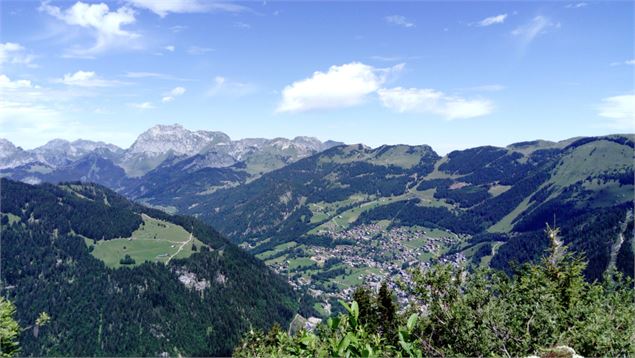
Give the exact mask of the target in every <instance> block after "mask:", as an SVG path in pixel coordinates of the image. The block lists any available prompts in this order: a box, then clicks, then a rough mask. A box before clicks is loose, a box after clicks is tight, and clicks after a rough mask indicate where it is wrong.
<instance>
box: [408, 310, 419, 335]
mask: <svg viewBox="0 0 635 358" xmlns="http://www.w3.org/2000/svg"><path fill="white" fill-rule="evenodd" d="M418 319H419V315H418V314H416V313H413V314H411V315H410V317H409V318H408V323H407V324H406V327H408V332H412V330H413V329H414V328H415V325H416V324H417V320H418Z"/></svg>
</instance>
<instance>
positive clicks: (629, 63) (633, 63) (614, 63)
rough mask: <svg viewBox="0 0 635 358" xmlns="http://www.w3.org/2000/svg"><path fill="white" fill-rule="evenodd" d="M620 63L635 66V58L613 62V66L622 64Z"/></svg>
mask: <svg viewBox="0 0 635 358" xmlns="http://www.w3.org/2000/svg"><path fill="white" fill-rule="evenodd" d="M620 65H630V66H633V65H635V59H632V60H626V61H617V62H611V66H620Z"/></svg>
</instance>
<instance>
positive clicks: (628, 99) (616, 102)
mask: <svg viewBox="0 0 635 358" xmlns="http://www.w3.org/2000/svg"><path fill="white" fill-rule="evenodd" d="M598 115H599V116H600V117H603V118H604V119H605V120H606V121H607V125H608V126H609V127H611V128H613V129H621V130H630V131H633V130H635V95H634V94H624V95H620V96H613V97H607V98H604V99H602V103H601V104H600V105H599V106H598Z"/></svg>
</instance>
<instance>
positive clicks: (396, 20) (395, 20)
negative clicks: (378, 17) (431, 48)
mask: <svg viewBox="0 0 635 358" xmlns="http://www.w3.org/2000/svg"><path fill="white" fill-rule="evenodd" d="M384 20H385V21H386V22H387V23H389V24H392V25H397V26H401V27H406V28H410V27H415V26H416V25H415V23H414V22H412V21H409V20H408V19H407V18H406V17H405V16H401V15H390V16H386V17H384Z"/></svg>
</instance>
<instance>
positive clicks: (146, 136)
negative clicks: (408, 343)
mask: <svg viewBox="0 0 635 358" xmlns="http://www.w3.org/2000/svg"><path fill="white" fill-rule="evenodd" d="M634 140H635V136H634V135H632V134H616V135H608V136H601V137H578V138H571V139H566V140H562V141H557V142H552V141H545V140H535V141H528V142H521V143H514V144H510V145H508V146H506V147H494V146H482V147H476V148H471V149H466V150H457V151H453V152H451V153H448V154H447V155H443V156H441V155H439V154H437V153H436V152H435V151H434V150H433V148H431V147H429V146H427V145H417V146H410V145H384V146H380V147H377V148H370V147H367V146H365V145H362V144H355V145H344V144H342V143H335V142H331V141H327V142H324V143H322V142H320V141H318V140H316V139H312V138H306V137H298V138H295V139H293V140H288V139H280V138H278V139H272V140H266V139H243V140H238V141H232V140H231V139H230V138H229V137H228V136H226V135H224V134H223V133H220V132H207V131H196V132H193V131H188V130H186V129H184V128H183V127H181V126H178V125H174V126H155V127H153V128H151V129H150V130H148V131H147V132H145V133H143V134H142V135H141V136H139V138H138V139H137V141H135V143H134V144H133V145H132V146H131V147H130V148H128V149H126V150H123V149H119V148H116V147H113V146H109V145H106V144H104V143H95V142H87V141H77V142H72V143H68V142H60V141H54V142H53V144H57V145H53V144H51V145H49V144H50V143H49V144H47V145H46V146H44V147H47V148H48V149H46V148H45V149H42V147H41V148H37V149H34V150H32V151H23V150H20V149H19V148H15V147H14V146H12V145H11V144H10V143H8V142H6V141H5V142H1V143H2V144H1V147H0V148H2V153H0V158H1V159H0V162H1V163H2V166H3V169H1V170H0V175H2V176H6V177H9V178H12V179H15V180H21V181H25V182H53V183H57V182H66V181H76V180H79V181H82V182H96V183H100V184H102V185H105V186H107V187H109V188H111V189H113V190H115V191H117V192H118V193H120V194H122V195H124V196H126V197H127V198H129V199H132V200H134V201H136V202H138V203H142V204H145V205H148V206H151V207H154V208H159V209H161V210H163V211H166V212H169V213H179V214H183V215H190V216H194V217H196V218H198V219H200V220H202V221H203V222H205V223H207V224H209V225H211V226H212V227H214V228H215V229H217V230H218V231H219V232H221V233H222V234H223V235H225V236H226V237H228V239H229V240H230V241H231V242H233V243H234V244H238V245H240V246H242V247H243V248H244V249H245V250H247V251H249V252H250V253H252V254H254V255H256V257H257V258H259V259H261V260H263V261H264V262H265V263H266V264H267V265H268V266H269V267H271V268H273V269H274V270H275V271H277V272H278V273H280V274H283V275H286V277H287V280H288V281H289V283H291V284H292V285H293V286H294V287H295V288H296V290H299V291H300V293H301V296H302V297H304V301H303V304H302V309H303V310H304V314H305V315H307V316H310V315H314V316H318V317H327V316H328V315H329V313H331V309H335V308H336V307H337V306H338V305H337V303H336V302H337V300H338V299H341V298H346V297H347V295H349V294H350V292H351V289H352V287H354V286H356V285H358V284H360V283H362V282H371V283H374V284H379V282H380V281H381V280H382V279H383V278H385V277H392V278H393V279H395V280H396V279H400V280H402V281H405V282H406V283H407V282H408V280H409V279H410V278H409V274H408V270H407V269H408V267H411V266H427V265H433V264H435V263H439V262H440V263H444V262H445V263H452V264H461V263H468V264H469V265H472V266H491V267H494V268H497V269H501V270H503V271H505V272H508V273H510V272H512V271H513V270H515V269H516V268H517V267H518V265H519V264H522V263H523V262H527V261H533V260H536V259H538V258H539V257H540V256H542V254H543V252H544V250H545V249H546V248H547V247H548V240H547V239H546V237H545V236H544V233H543V231H544V228H545V225H546V224H547V223H548V224H549V225H552V226H554V225H555V226H558V227H560V229H561V230H562V233H563V237H564V238H565V244H567V245H570V246H571V248H572V249H574V250H575V251H576V252H577V253H579V254H581V255H584V256H585V257H586V259H587V260H588V261H589V265H588V266H587V269H586V271H585V275H586V276H587V278H588V279H590V280H596V279H602V276H603V274H604V273H605V272H606V271H607V270H609V269H613V268H614V269H617V270H619V271H621V272H623V273H624V274H627V275H632V272H633V270H632V267H633V265H634V264H633V262H634V261H633V256H634V254H633V253H634V252H635V242H634V241H633V239H632V237H633V211H634V207H633V206H634V204H633V197H634V193H635V187H634V172H633V166H634V165H633V163H634V159H635V158H634V148H635V144H634V143H635V141H634ZM64 143H65V144H64ZM51 148H59V149H57V150H55V151H53V150H51ZM29 160H31V161H29ZM307 307H308V308H307Z"/></svg>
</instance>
